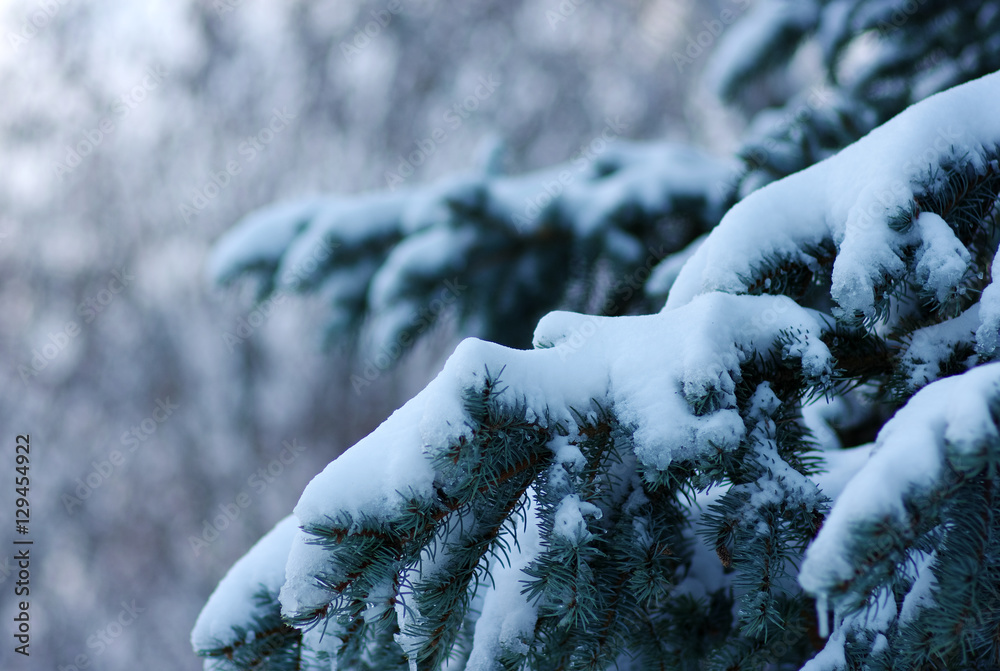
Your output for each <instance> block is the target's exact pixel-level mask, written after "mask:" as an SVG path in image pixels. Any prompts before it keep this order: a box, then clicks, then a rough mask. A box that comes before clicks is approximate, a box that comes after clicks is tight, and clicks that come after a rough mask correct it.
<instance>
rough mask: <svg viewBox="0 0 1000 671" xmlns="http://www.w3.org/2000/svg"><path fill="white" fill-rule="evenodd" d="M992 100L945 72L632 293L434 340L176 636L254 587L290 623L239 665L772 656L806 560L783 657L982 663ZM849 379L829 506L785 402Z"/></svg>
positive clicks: (431, 665)
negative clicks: (402, 389) (665, 275)
mask: <svg viewBox="0 0 1000 671" xmlns="http://www.w3.org/2000/svg"><path fill="white" fill-rule="evenodd" d="M998 103H1000V75H991V76H988V77H985V78H983V79H980V80H977V81H975V82H972V83H969V84H965V85H963V86H960V87H958V88H955V89H952V90H950V91H947V92H945V93H943V94H940V95H937V96H934V97H932V98H930V99H928V100H927V101H924V102H922V103H919V104H918V105H915V106H913V107H912V108H910V109H908V110H907V111H905V112H903V113H902V114H900V115H899V116H898V117H896V118H894V119H893V120H892V121H890V122H888V123H887V124H885V125H884V126H882V127H880V128H878V129H876V130H875V131H873V132H872V133H870V134H869V135H868V136H866V137H864V138H862V139H861V140H860V141H858V142H857V143H856V144H854V145H852V146H850V147H848V148H847V149H845V150H844V151H842V152H840V153H839V154H837V155H835V156H834V157H832V158H831V159H829V160H827V161H824V162H823V163H820V164H818V165H816V166H814V167H812V168H809V169H808V170H805V171H803V172H801V173H796V174H795V175H792V176H791V177H788V178H786V179H783V180H781V181H778V182H775V183H773V184H771V185H769V186H767V187H765V188H763V189H761V190H759V191H757V192H755V193H754V194H752V195H751V196H749V197H748V198H746V199H745V200H744V201H742V202H741V203H739V204H737V205H736V206H735V207H733V208H732V209H731V210H730V211H729V213H728V214H727V215H726V216H725V217H724V218H723V220H722V222H721V223H720V225H719V226H718V227H717V228H716V229H715V230H714V231H713V232H712V233H711V235H710V236H709V237H708V238H707V240H706V241H705V242H704V243H703V244H702V245H701V246H700V247H699V248H698V250H697V251H696V252H695V253H694V254H693V256H692V257H691V259H690V260H689V261H688V262H687V264H686V265H685V266H684V268H683V269H682V271H681V273H680V275H679V277H678V278H677V280H676V282H675V283H674V285H673V287H672V289H671V292H670V296H669V299H668V302H667V305H666V307H665V309H664V310H663V311H662V312H661V313H659V314H656V315H648V316H641V317H615V318H608V317H604V318H601V317H589V316H584V315H575V314H571V313H566V312H556V313H551V314H549V315H548V316H546V317H545V318H543V319H542V320H541V322H540V323H539V324H538V327H537V328H536V330H535V337H534V344H535V347H536V349H534V350H529V351H518V350H511V349H507V348H504V347H501V346H499V345H495V344H491V343H486V342H482V341H477V340H467V341H465V342H463V343H462V345H460V346H459V348H458V349H457V350H456V352H455V354H454V355H453V356H452V357H451V358H450V359H449V361H448V363H447V364H446V365H445V368H444V370H443V371H442V372H441V374H440V375H439V376H438V377H437V378H436V379H435V380H434V381H433V382H432V383H431V384H430V385H429V386H428V387H427V388H426V389H425V390H424V391H423V392H421V393H420V394H419V395H418V396H417V397H415V398H414V399H413V400H412V401H410V402H409V403H407V404H406V405H405V406H404V407H403V408H401V409H400V410H399V411H397V412H396V413H395V414H393V416H392V417H390V418H389V419H388V420H387V421H386V422H385V423H383V424H382V426H380V427H379V428H378V429H377V430H376V431H375V432H373V433H372V434H371V435H369V436H368V437H367V438H365V439H363V440H362V441H361V442H359V443H358V444H357V445H355V446H354V447H353V448H351V449H350V450H348V451H347V452H346V453H345V454H343V455H342V456H341V457H340V458H338V459H337V460H336V461H334V462H333V463H331V464H330V466H328V467H327V469H326V470H324V471H323V473H321V474H320V475H319V476H317V477H316V478H315V479H314V480H313V481H312V482H311V483H310V485H309V486H308V487H307V488H306V491H305V492H304V493H303V495H302V498H301V499H300V501H299V504H298V505H297V506H296V508H295V511H294V518H293V519H294V522H293V523H294V524H297V525H298V526H299V527H300V528H299V529H298V530H297V531H294V533H292V534H290V537H289V532H288V531H287V530H284V527H281V529H282V530H283V531H282V532H281V533H278V531H276V532H274V535H272V536H269V537H267V538H266V539H265V541H262V545H261V546H258V548H255V549H254V550H253V551H251V553H250V555H248V556H247V558H246V559H245V560H244V561H242V562H240V563H239V564H237V566H236V567H235V568H234V570H233V573H231V574H230V576H227V578H226V579H225V580H224V581H223V583H222V584H221V585H220V587H219V589H218V590H217V592H216V594H215V595H213V597H212V599H211V600H210V601H209V604H208V605H207V606H206V609H205V611H204V613H203V614H202V617H201V618H200V619H199V623H198V625H197V626H196V628H195V632H194V634H193V639H194V643H195V646H196V648H197V649H199V650H200V651H201V652H202V653H203V654H206V655H210V654H212V652H213V651H219V650H232V649H235V648H236V647H239V646H237V643H240V642H242V645H243V646H251V645H254V644H255V643H256V639H255V637H254V634H253V631H252V627H253V623H254V622H255V621H256V620H255V618H267V617H268V616H269V615H273V614H274V613H275V612H277V609H278V608H279V603H280V612H281V614H282V616H283V617H284V620H285V622H286V623H287V624H290V625H292V626H293V627H295V628H296V629H298V630H301V631H302V635H301V639H293V638H289V642H288V645H287V646H286V647H285V648H282V652H281V655H283V656H279V655H276V654H275V653H273V652H269V649H263V650H262V651H261V654H262V659H263V660H266V661H268V663H270V661H271V660H272V659H274V660H277V661H279V662H280V663H281V664H285V663H286V662H285V660H287V659H292V660H293V661H294V663H295V664H297V665H299V666H298V668H313V667H314V666H316V668H323V667H324V666H325V667H326V668H329V667H330V663H331V662H332V661H333V660H336V661H335V665H336V668H344V669H347V668H350V669H392V668H407V666H409V667H410V668H422V669H423V668H426V669H436V668H444V667H445V666H447V667H448V668H468V669H498V668H504V669H513V668H522V667H525V666H526V667H527V668H532V669H546V668H553V669H555V668H589V669H602V668H607V667H608V666H610V665H612V664H614V663H615V662H616V661H617V662H621V663H622V665H623V666H625V667H626V668H637V669H647V668H660V667H661V666H664V665H668V664H672V665H676V666H680V667H681V668H694V667H696V666H705V665H707V667H708V668H763V667H765V666H768V665H776V664H777V665H796V666H797V665H800V664H801V663H803V662H804V661H805V660H807V659H808V658H809V657H810V656H811V655H812V654H814V653H815V651H816V649H817V648H816V647H814V643H815V640H814V639H813V637H811V636H810V632H815V624H816V623H815V620H814V614H813V612H812V608H811V606H810V604H809V601H808V599H807V597H806V594H805V593H804V592H803V589H802V588H801V587H800V585H799V580H798V578H800V576H798V575H796V573H797V571H796V566H797V565H798V563H799V561H800V560H801V559H802V558H803V555H804V556H805V557H806V558H807V563H806V565H805V567H804V569H803V574H802V576H801V582H802V584H803V586H804V587H805V588H806V589H807V590H808V593H810V594H812V595H815V596H818V597H819V600H820V603H821V605H822V604H823V603H829V604H830V605H832V606H834V608H835V611H836V615H837V618H836V621H835V629H834V635H833V636H832V637H831V638H830V642H829V643H828V644H827V646H826V648H825V649H823V651H822V652H821V653H820V656H819V657H817V658H816V659H815V660H813V661H812V662H810V664H811V668H824V669H825V668H833V669H845V668H861V664H867V665H876V666H877V665H878V664H881V663H882V662H883V661H885V662H886V668H888V665H889V662H891V660H892V659H894V658H899V659H905V660H908V663H909V662H910V661H912V666H908V667H906V668H919V667H921V666H932V667H938V668H940V667H942V666H945V667H950V668H957V667H958V666H964V667H969V668H992V667H995V666H996V664H997V659H996V657H997V652H998V650H997V646H996V645H995V643H994V642H993V639H992V638H990V637H991V636H992V633H991V632H994V631H995V630H996V624H997V619H998V617H1000V608H998V606H997V604H996V603H995V601H996V597H995V594H997V593H998V590H997V589H996V585H995V583H996V578H995V576H991V570H990V567H991V566H992V565H994V564H995V561H996V557H997V556H998V555H997V552H996V551H997V547H996V546H997V545H998V540H997V539H998V536H997V530H995V526H996V525H995V521H994V517H993V515H994V513H993V509H994V507H995V506H993V503H992V502H993V497H994V489H995V487H996V484H997V482H996V479H997V477H998V473H997V472H996V468H995V465H996V463H997V459H998V457H997V454H998V450H1000V444H998V442H1000V441H998V440H997V435H998V433H997V423H998V415H997V399H996V384H997V383H996V377H997V373H996V370H997V369H996V368H995V367H994V366H993V365H989V364H987V362H988V361H989V360H990V359H991V358H992V357H993V356H994V354H995V347H996V338H997V336H996V334H997V331H998V328H1000V306H998V302H1000V292H998V290H997V289H996V287H995V286H994V285H993V284H991V273H990V271H991V269H992V267H993V263H994V256H995V252H996V248H997V243H998V233H997V227H996V226H995V214H996V207H997V193H998V190H1000V180H998V178H997V175H998V172H1000V169H998V164H997V158H998V157H997V153H998V152H997V145H998V143H1000V119H998V118H997V117H996V116H995V114H994V113H993V111H994V110H995V109H996V107H997V104H998ZM942 130H946V131H947V133H948V136H949V138H951V141H950V142H947V143H940V142H939V138H940V137H941V132H942ZM754 294H761V295H754ZM766 294H782V295H766ZM958 320H961V321H958ZM942 330H945V331H947V333H944V334H942V333H941V331H942ZM963 330H964V335H962V331H963ZM984 364H985V365H984ZM916 366H920V367H921V368H920V372H919V375H917V374H916V368H915V367H916ZM970 369H971V370H970ZM965 371H969V372H965ZM947 375H951V376H952V377H948V378H946V379H943V380H941V379H939V378H942V377H944V376H947ZM859 385H864V386H865V387H866V388H867V389H868V390H870V392H871V394H870V399H871V400H872V401H875V402H877V401H879V400H884V401H885V403H886V406H888V407H889V408H890V409H891V408H892V407H894V406H903V409H902V410H900V411H899V413H898V414H897V417H896V418H895V419H894V420H892V421H891V422H889V423H888V424H886V425H885V427H884V428H883V429H882V431H881V432H880V434H879V439H878V441H877V444H876V448H875V456H874V457H873V458H872V459H871V460H870V461H867V462H863V460H860V459H853V458H850V457H849V458H848V461H849V462H850V467H849V468H848V469H847V470H849V471H850V470H858V469H860V470H859V472H858V474H857V475H856V476H855V479H854V480H852V481H851V483H850V484H848V489H847V491H848V494H845V495H844V496H841V497H839V498H836V494H837V489H838V487H837V486H836V485H835V484H833V483H832V482H831V480H826V481H824V479H823V476H822V475H821V474H819V473H818V472H817V469H818V468H820V467H822V466H823V465H829V464H830V463H831V462H833V461H836V459H835V458H833V454H828V455H824V458H822V459H820V458H819V457H818V456H817V455H816V453H815V452H812V451H811V450H812V446H811V443H810V441H809V440H808V435H807V427H806V426H805V424H804V422H803V420H802V419H801V414H800V408H801V406H802V404H803V403H804V402H806V401H808V400H810V399H811V398H814V397H816V396H818V395H821V394H826V395H828V396H832V397H834V398H847V397H848V396H849V395H850V394H852V393H855V392H852V391H851V389H854V388H857V387H858V386H859ZM919 387H925V389H924V391H921V392H919V393H917V394H916V395H915V396H912V399H910V397H911V395H913V393H914V391H915V390H916V389H917V388H919ZM890 392H891V394H890ZM970 399H975V401H974V402H973V401H971V400H970ZM907 401H909V402H908V403H907ZM914 424H915V427H914V428H909V429H903V428H900V427H910V426H913V425H914ZM914 431H915V432H916V433H917V434H919V439H914V438H913V436H912V434H913V432H914ZM864 449H865V448H858V450H862V451H863V450H864ZM914 451H915V452H914ZM911 452H913V456H912V459H911ZM856 453H857V451H854V450H852V451H845V452H844V453H843V454H845V455H853V454H856ZM861 454H862V456H863V452H862V453H861ZM897 461H902V462H908V463H899V464H897V463H896V462H897ZM873 481H878V482H879V485H880V487H881V493H879V494H874V493H871V492H870V491H868V490H869V489H870V487H867V486H866V485H867V484H868V483H871V482H873ZM824 482H825V483H826V484H824ZM706 492H707V494H706ZM708 495H711V497H712V500H711V501H705V497H706V496H708ZM699 497H700V498H699ZM835 498H836V501H835V502H834V505H833V508H832V511H830V512H829V516H828V517H826V515H827V510H828V506H829V503H830V500H831V499H835ZM699 500H702V501H704V502H705V503H707V504H708V505H707V506H706V507H705V509H704V510H705V512H702V511H701V510H700V509H699V507H698V506H697V505H695V504H696V503H697V502H698V501H699ZM869 504H870V505H869ZM824 518H825V519H826V520H827V522H826V524H825V525H824V524H823V520H824ZM286 524H287V523H286ZM821 526H822V531H819V530H820V528H821ZM817 531H819V533H820V535H819V537H818V539H817V540H816V541H815V543H814V544H813V545H812V546H811V549H810V550H809V551H808V552H805V549H806V547H807V546H809V545H810V543H811V542H812V541H813V538H814V536H815V535H816V533H817ZM261 548H263V549H261ZM824 548H826V550H824ZM257 556H259V557H260V558H261V559H260V562H261V565H260V566H257V559H254V558H255V557H257ZM282 556H285V557H286V558H287V560H286V562H285V563H284V565H283V567H282V565H281V557H282ZM265 564H266V567H265V566H264V565H265ZM992 573H995V571H993V572H992ZM279 574H280V578H279ZM258 575H263V576H265V577H266V579H258V578H257V576H258ZM857 576H860V577H857ZM949 581H952V582H949ZM279 582H280V583H281V587H280V590H279V589H276V588H275V586H276V585H277V584H278V583H279ZM261 585H263V586H264V588H263V590H262V588H261ZM936 585H937V586H939V587H940V588H939V587H935V586H936ZM255 594H257V595H262V596H265V597H266V598H264V599H262V600H261V602H260V603H259V604H255V605H254V606H253V607H247V605H246V604H247V603H248V601H249V600H250V599H251V596H252V595H255ZM911 594H912V595H914V596H910V595H911ZM907 599H909V601H910V603H911V604H912V605H911V606H910V607H909V609H908V610H907V609H906V608H904V609H903V612H901V613H899V614H898V616H897V613H896V611H895V608H896V604H897V603H898V602H899V600H903V603H904V606H905V603H906V600H907ZM233 604H237V606H236V607H233ZM820 610H821V611H824V610H825V609H824V608H823V607H821V608H820ZM925 611H926V612H927V613H929V614H928V615H923V614H922V613H924V612H925ZM681 618H684V619H683V620H682V619H681ZM939 622H945V623H949V626H947V627H942V626H940V625H939V624H936V623H939ZM685 623H697V624H696V625H692V626H688V625H687V624H685ZM821 629H823V627H822V626H821ZM880 636H881V638H879V637H880ZM449 656H451V657H450V658H449ZM886 660H889V661H886ZM213 663H219V664H220V665H221V667H222V668H226V667H227V664H228V662H227V658H226V656H225V655H221V656H220V655H218V654H217V655H216V656H215V657H214V658H213V659H210V660H209V664H213ZM289 663H291V662H289ZM237 668H239V667H237ZM286 668H295V667H291V666H289V667H286Z"/></svg>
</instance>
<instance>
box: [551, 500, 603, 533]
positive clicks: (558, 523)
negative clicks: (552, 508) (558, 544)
mask: <svg viewBox="0 0 1000 671" xmlns="http://www.w3.org/2000/svg"><path fill="white" fill-rule="evenodd" d="M585 517H593V518H595V519H600V518H601V509H600V508H598V507H597V506H595V505H594V504H593V503H588V502H587V501H581V500H580V497H579V496H578V495H576V494H570V495H569V496H566V497H564V498H563V500H562V501H560V502H559V506H558V507H557V508H556V512H555V516H554V519H553V527H552V533H554V534H555V535H556V536H561V537H562V538H565V539H566V540H568V541H570V542H571V543H573V544H574V545H582V544H583V543H585V542H587V540H588V539H589V538H590V537H591V534H590V531H589V530H588V529H587V520H585V519H584V518H585Z"/></svg>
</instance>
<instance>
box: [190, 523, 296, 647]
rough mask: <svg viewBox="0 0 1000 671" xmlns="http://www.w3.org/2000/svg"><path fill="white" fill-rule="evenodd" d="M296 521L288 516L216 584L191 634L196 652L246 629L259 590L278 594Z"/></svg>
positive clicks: (255, 611) (229, 639)
mask: <svg viewBox="0 0 1000 671" xmlns="http://www.w3.org/2000/svg"><path fill="white" fill-rule="evenodd" d="M297 530H298V520H297V519H296V518H295V516H294V515H289V516H288V517H286V518H285V519H283V520H281V521H280V522H278V524H277V525H276V526H275V527H274V528H273V529H272V530H271V531H269V532H268V533H267V535H265V536H264V537H263V538H261V539H260V540H259V541H257V543H256V544H255V545H254V546H253V547H252V548H250V550H249V552H247V553H246V554H245V555H243V557H242V558H241V559H240V560H239V561H238V562H236V563H235V564H234V565H233V567H232V568H231V569H229V572H228V573H226V577H225V578H223V579H222V581H221V582H219V585H218V586H217V587H216V588H215V591H214V592H213V593H212V596H211V597H209V599H208V603H206V604H205V607H204V608H203V609H202V611H201V614H200V615H198V620H197V622H196V623H195V625H194V629H193V630H192V631H191V645H192V646H193V647H194V649H195V650H205V649H209V648H213V647H215V646H217V645H219V643H223V644H227V643H229V642H230V641H232V638H233V627H234V626H242V627H246V626H248V625H250V624H251V622H252V618H253V616H254V614H255V613H257V612H258V610H259V607H258V606H257V603H256V602H255V600H254V594H256V593H257V592H258V591H259V590H260V589H261V588H262V587H263V588H264V589H266V590H267V591H268V593H270V594H277V593H278V590H279V589H280V588H281V585H282V583H284V581H285V563H286V560H287V559H288V551H289V547H291V544H292V536H293V535H295V533H296V532H297Z"/></svg>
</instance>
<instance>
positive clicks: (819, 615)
mask: <svg viewBox="0 0 1000 671" xmlns="http://www.w3.org/2000/svg"><path fill="white" fill-rule="evenodd" d="M816 619H817V620H819V635H820V638H827V637H829V636H830V609H829V607H828V606H827V602H826V594H820V595H819V597H818V598H817V599H816Z"/></svg>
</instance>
